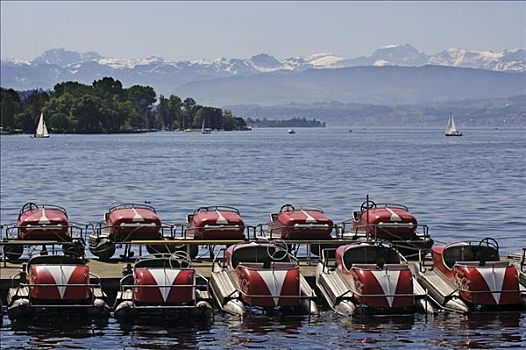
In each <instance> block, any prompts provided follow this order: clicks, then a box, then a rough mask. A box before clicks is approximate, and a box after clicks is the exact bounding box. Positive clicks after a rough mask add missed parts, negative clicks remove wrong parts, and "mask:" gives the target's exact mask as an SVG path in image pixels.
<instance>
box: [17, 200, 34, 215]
mask: <svg viewBox="0 0 526 350" xmlns="http://www.w3.org/2000/svg"><path fill="white" fill-rule="evenodd" d="M33 208H35V209H36V208H38V205H36V204H35V203H33V202H29V203H26V204H24V206H23V207H22V210H20V212H21V213H23V212H25V211H28V210H32V209H33Z"/></svg>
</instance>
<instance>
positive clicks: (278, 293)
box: [210, 242, 318, 317]
mask: <svg viewBox="0 0 526 350" xmlns="http://www.w3.org/2000/svg"><path fill="white" fill-rule="evenodd" d="M223 251H224V253H225V259H224V260H223V261H222V262H220V261H219V260H218V259H217V257H216V259H215V260H214V262H213V265H212V273H211V277H210V290H211V292H212V295H213V297H214V299H215V301H216V302H217V304H218V305H219V306H220V308H221V309H222V310H223V311H225V312H228V313H230V314H233V315H236V316H240V317H243V316H245V315H246V314H247V312H248V311H251V312H252V311H256V310H260V311H268V312H271V311H280V312H281V313H282V314H283V315H289V314H294V315H297V314H311V315H316V314H318V308H317V305H316V303H315V299H316V293H315V292H314V290H313V289H312V288H311V287H310V286H309V284H308V283H307V281H306V280H305V278H304V277H303V275H302V274H301V273H300V269H299V265H298V262H297V260H295V258H294V257H293V256H292V255H291V254H289V253H288V250H287V246H286V244H284V243H281V242H272V243H256V242H252V243H241V244H235V245H232V246H230V247H228V248H227V249H226V251H225V250H223Z"/></svg>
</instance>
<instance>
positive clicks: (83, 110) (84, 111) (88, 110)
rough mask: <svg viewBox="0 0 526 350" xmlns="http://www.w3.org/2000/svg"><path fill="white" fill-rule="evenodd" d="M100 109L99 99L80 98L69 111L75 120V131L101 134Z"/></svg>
mask: <svg viewBox="0 0 526 350" xmlns="http://www.w3.org/2000/svg"><path fill="white" fill-rule="evenodd" d="M100 109H101V104H100V99H98V98H97V97H94V96H90V95H86V96H82V97H81V98H80V99H79V100H78V103H77V104H76V105H75V106H74V107H73V108H72V110H71V113H72V115H73V116H75V118H76V119H77V131H78V132H82V133H99V132H102V131H103V128H102V123H101V110H100Z"/></svg>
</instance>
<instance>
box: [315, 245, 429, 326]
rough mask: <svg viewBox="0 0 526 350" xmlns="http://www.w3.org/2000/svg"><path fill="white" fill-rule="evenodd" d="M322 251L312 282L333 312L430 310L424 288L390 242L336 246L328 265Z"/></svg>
mask: <svg viewBox="0 0 526 350" xmlns="http://www.w3.org/2000/svg"><path fill="white" fill-rule="evenodd" d="M326 253H327V250H324V251H323V254H322V261H321V262H319V263H318V267H317V271H316V285H317V286H318V288H319V290H320V292H321V294H322V295H323V297H324V298H325V300H326V301H327V303H328V304H329V306H330V307H331V308H332V309H333V310H335V311H336V312H338V313H340V314H343V315H348V316H350V315H353V314H355V313H358V312H367V313H373V314H404V313H413V312H415V311H422V312H428V313H433V312H434V308H433V306H432V304H431V302H430V301H429V300H428V298H427V294H426V292H425V290H424V288H422V286H421V285H420V284H419V283H418V282H417V281H416V279H415V278H414V277H413V275H412V273H411V270H410V268H409V266H408V265H407V262H406V261H405V259H403V257H402V256H401V255H400V253H399V252H398V251H397V250H396V249H395V248H394V247H392V246H391V245H387V244H384V243H381V242H370V241H364V242H356V243H351V244H347V245H343V246H340V247H338V248H337V249H336V253H335V261H334V262H333V265H332V266H330V261H329V259H328V258H327V256H328V254H326Z"/></svg>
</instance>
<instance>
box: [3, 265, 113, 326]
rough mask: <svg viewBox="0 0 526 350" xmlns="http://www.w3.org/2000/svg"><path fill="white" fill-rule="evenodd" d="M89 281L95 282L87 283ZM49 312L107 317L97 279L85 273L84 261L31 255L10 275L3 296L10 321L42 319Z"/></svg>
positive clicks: (104, 302) (86, 268) (87, 270)
mask: <svg viewBox="0 0 526 350" xmlns="http://www.w3.org/2000/svg"><path fill="white" fill-rule="evenodd" d="M90 279H94V280H95V281H96V283H91V282H90ZM80 309H83V310H87V311H88V313H87V314H84V313H82V312H81V311H80ZM52 311H57V312H59V313H60V314H61V315H63V313H64V312H66V311H67V312H71V313H72V314H75V313H76V314H78V315H87V316H90V317H94V318H95V317H106V316H108V314H109V311H110V308H109V306H108V305H107V303H106V294H104V292H103V291H102V289H101V285H100V278H99V277H98V276H96V275H93V274H91V273H90V272H89V267H88V266H87V265H86V260H84V259H81V258H78V257H72V256H63V255H43V256H35V257H33V258H31V259H29V261H28V262H27V264H24V265H23V267H22V270H21V272H20V273H19V274H17V275H15V276H13V279H12V286H11V288H10V289H9V292H8V295H7V312H8V315H9V317H10V318H11V319H24V318H28V317H31V316H35V315H42V316H44V317H46V316H49V313H50V312H52Z"/></svg>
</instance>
